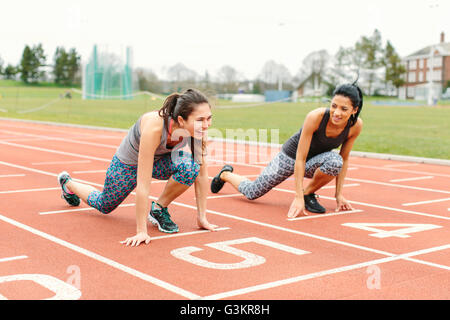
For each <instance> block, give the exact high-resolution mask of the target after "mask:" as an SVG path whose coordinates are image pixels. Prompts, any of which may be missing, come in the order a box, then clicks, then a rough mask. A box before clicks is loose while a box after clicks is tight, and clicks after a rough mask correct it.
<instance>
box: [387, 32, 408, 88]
mask: <svg viewBox="0 0 450 320" xmlns="http://www.w3.org/2000/svg"><path fill="white" fill-rule="evenodd" d="M383 65H384V66H385V67H386V71H385V76H384V81H385V83H386V85H387V84H389V83H391V84H392V85H393V86H394V87H395V88H396V89H397V91H398V88H400V87H401V86H403V85H404V84H405V80H403V77H402V75H403V74H404V73H405V72H406V69H405V67H404V66H403V65H402V63H401V59H400V56H399V55H398V54H397V52H396V51H395V49H394V46H393V45H392V44H391V42H390V41H387V43H386V48H385V49H384V57H383Z"/></svg>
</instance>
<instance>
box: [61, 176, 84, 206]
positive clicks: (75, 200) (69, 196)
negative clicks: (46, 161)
mask: <svg viewBox="0 0 450 320" xmlns="http://www.w3.org/2000/svg"><path fill="white" fill-rule="evenodd" d="M71 179H72V178H71V177H70V175H69V174H68V173H67V172H66V171H63V172H61V173H60V174H58V183H59V185H60V186H61V190H62V192H61V198H62V199H64V200H66V202H67V203H68V204H70V205H71V206H74V207H76V206H79V205H80V198H79V197H78V196H77V195H76V194H75V193H73V192H70V191H68V190H67V188H66V183H67V181H69V180H71Z"/></svg>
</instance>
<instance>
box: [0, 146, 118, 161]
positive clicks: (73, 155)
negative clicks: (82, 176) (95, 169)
mask: <svg viewBox="0 0 450 320" xmlns="http://www.w3.org/2000/svg"><path fill="white" fill-rule="evenodd" d="M0 144H4V145H8V146H12V147H19V148H24V149H30V150H36V151H43V152H49V153H55V154H61V155H65V156H71V157H78V158H84V159H89V160H97V161H103V162H111V159H105V158H98V157H91V156H85V155H82V154H78V153H72V152H64V151H58V150H52V149H46V148H39V147H33V146H27V145H24V144H17V143H11V142H5V141H0Z"/></svg>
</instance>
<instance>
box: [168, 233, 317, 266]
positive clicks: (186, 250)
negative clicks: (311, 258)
mask: <svg viewBox="0 0 450 320" xmlns="http://www.w3.org/2000/svg"><path fill="white" fill-rule="evenodd" d="M248 242H255V243H258V244H262V245H265V246H268V247H272V248H275V249H278V250H282V251H285V252H289V253H291V254H295V255H302V254H306V253H310V252H309V251H304V250H300V249H297V248H293V247H290V246H286V245H283V244H280V243H277V242H273V241H269V240H264V239H260V238H256V237H250V238H244V239H237V240H229V241H222V242H213V243H208V244H206V245H205V246H207V247H210V248H214V249H217V250H220V251H223V252H226V253H229V254H233V255H235V256H238V257H240V258H242V259H243V260H242V261H240V262H236V263H215V262H211V261H207V260H205V259H202V258H198V257H195V256H193V255H191V253H193V252H197V251H202V249H200V248H198V247H183V248H178V249H175V250H172V251H171V252H170V253H171V254H172V255H173V256H174V257H176V258H178V259H181V260H184V261H187V262H190V263H192V264H195V265H198V266H201V267H205V268H211V269H242V268H249V267H255V266H257V265H260V264H263V263H264V262H265V261H266V259H265V258H264V257H261V256H259V255H256V254H253V253H250V252H248V251H244V250H241V249H237V248H233V247H231V246H232V245H236V244H242V243H248Z"/></svg>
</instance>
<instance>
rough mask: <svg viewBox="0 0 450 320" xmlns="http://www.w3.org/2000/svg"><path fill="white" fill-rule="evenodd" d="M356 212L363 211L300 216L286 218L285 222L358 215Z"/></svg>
mask: <svg viewBox="0 0 450 320" xmlns="http://www.w3.org/2000/svg"><path fill="white" fill-rule="evenodd" d="M358 212H364V210H359V209H356V210H348V211H339V212H333V213H326V214H318V215H313V216H302V217H297V218H288V219H287V220H288V221H297V220H307V219H315V218H324V217H332V216H339V215H341V214H349V213H358Z"/></svg>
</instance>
